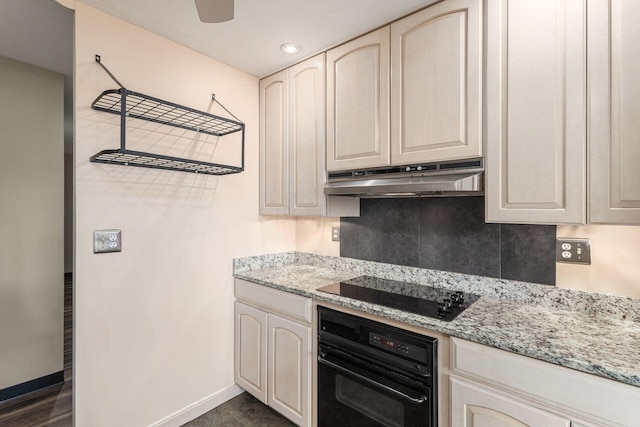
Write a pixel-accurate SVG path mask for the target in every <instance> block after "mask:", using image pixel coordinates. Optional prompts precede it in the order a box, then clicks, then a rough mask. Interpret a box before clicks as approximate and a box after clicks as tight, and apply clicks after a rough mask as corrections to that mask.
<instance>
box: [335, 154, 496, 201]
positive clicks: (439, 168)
mask: <svg viewBox="0 0 640 427" xmlns="http://www.w3.org/2000/svg"><path fill="white" fill-rule="evenodd" d="M483 172H484V159H482V158H478V159H471V160H461V161H449V162H437V163H422V164H415V165H404V166H393V167H385V168H374V169H359V170H352V171H340V172H330V173H329V175H328V180H327V184H326V185H325V187H324V193H325V194H327V195H331V196H355V197H361V198H374V197H437V196H480V195H482V194H483V185H482V182H483Z"/></svg>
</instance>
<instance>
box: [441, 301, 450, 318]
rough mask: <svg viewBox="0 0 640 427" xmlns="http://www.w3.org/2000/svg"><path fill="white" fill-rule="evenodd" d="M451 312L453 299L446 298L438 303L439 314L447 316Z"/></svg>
mask: <svg viewBox="0 0 640 427" xmlns="http://www.w3.org/2000/svg"><path fill="white" fill-rule="evenodd" d="M449 313H451V300H449V299H448V298H445V299H444V300H443V301H442V302H439V303H438V316H439V317H442V318H445V317H447V316H448V315H449Z"/></svg>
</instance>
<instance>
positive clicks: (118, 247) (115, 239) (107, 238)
mask: <svg viewBox="0 0 640 427" xmlns="http://www.w3.org/2000/svg"><path fill="white" fill-rule="evenodd" d="M121 251H122V231H121V230H115V229H111V230H95V231H94V232H93V253H94V254H102V253H107V252H121Z"/></svg>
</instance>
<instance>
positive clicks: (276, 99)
mask: <svg viewBox="0 0 640 427" xmlns="http://www.w3.org/2000/svg"><path fill="white" fill-rule="evenodd" d="M288 120H289V81H288V74H287V70H284V71H281V72H279V73H277V74H274V75H272V76H269V77H266V78H264V79H262V80H260V213H261V214H262V215H287V214H288V213H289V130H288V129H289V127H288Z"/></svg>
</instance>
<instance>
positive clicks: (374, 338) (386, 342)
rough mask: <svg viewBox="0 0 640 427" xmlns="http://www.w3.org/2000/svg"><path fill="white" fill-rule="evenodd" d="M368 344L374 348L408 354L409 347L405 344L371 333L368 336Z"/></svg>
mask: <svg viewBox="0 0 640 427" xmlns="http://www.w3.org/2000/svg"><path fill="white" fill-rule="evenodd" d="M369 344H373V345H375V346H376V347H382V348H386V349H387V350H391V351H396V352H400V353H404V354H409V346H408V345H407V344H404V343H402V342H397V341H393V340H390V339H389V338H386V337H384V336H382V335H378V334H375V333H373V332H372V333H370V334H369Z"/></svg>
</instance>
